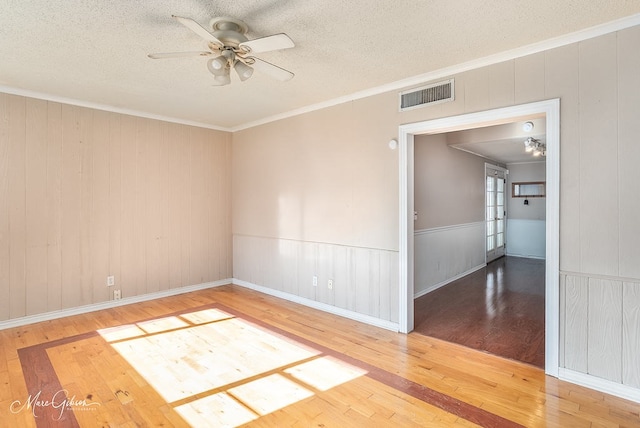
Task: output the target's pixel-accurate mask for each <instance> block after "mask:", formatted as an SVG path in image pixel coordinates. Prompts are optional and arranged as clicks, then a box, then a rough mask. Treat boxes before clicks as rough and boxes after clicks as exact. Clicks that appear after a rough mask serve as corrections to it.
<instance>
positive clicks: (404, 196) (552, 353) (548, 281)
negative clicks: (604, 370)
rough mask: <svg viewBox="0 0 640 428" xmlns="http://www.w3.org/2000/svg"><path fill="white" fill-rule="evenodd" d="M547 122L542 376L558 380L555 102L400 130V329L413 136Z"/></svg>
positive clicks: (408, 308)
mask: <svg viewBox="0 0 640 428" xmlns="http://www.w3.org/2000/svg"><path fill="white" fill-rule="evenodd" d="M530 117H542V118H544V119H545V120H546V125H547V126H546V132H545V137H546V144H547V149H546V155H547V168H546V173H545V177H546V202H545V203H546V212H547V219H546V224H545V237H546V244H545V262H544V263H545V273H544V276H545V364H544V367H545V372H546V373H547V374H549V375H552V376H556V377H557V376H558V366H559V364H558V362H559V355H558V353H559V343H558V342H559V155H560V150H559V142H560V137H559V134H560V122H559V100H558V99H554V100H548V101H541V102H537V103H530V104H523V105H519V106H513V107H507V108H502V109H495V110H488V111H484V112H478V113H470V114H465V115H460V116H454V117H448V118H442V119H435V120H430V121H425V122H418V123H413V124H409V125H402V126H401V127H400V129H399V149H400V153H399V154H400V156H399V161H400V165H399V167H400V168H399V169H400V233H399V240H400V251H399V253H400V256H399V262H400V272H399V273H400V278H399V283H400V287H399V288H400V307H399V313H400V319H399V321H400V330H401V331H403V332H409V331H412V330H413V329H414V322H415V319H414V307H413V305H414V299H415V289H414V259H413V257H414V224H413V222H414V199H413V195H414V184H415V183H414V173H415V170H414V168H415V165H414V137H415V136H417V135H424V134H442V133H446V132H452V131H459V130H466V129H471V128H480V127H486V126H490V125H497V124H504V123H509V122H514V121H517V120H520V119H524V118H530Z"/></svg>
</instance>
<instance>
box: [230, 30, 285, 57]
mask: <svg viewBox="0 0 640 428" xmlns="http://www.w3.org/2000/svg"><path fill="white" fill-rule="evenodd" d="M238 46H239V47H240V49H242V50H244V51H246V52H251V53H260V52H268V51H276V50H279V49H288V48H292V47H294V46H295V44H294V43H293V40H291V39H290V38H289V36H287V35H286V34H284V33H280V34H274V35H273V36H266V37H260V38H259V39H253V40H249V41H246V42H242V43H240V45H238Z"/></svg>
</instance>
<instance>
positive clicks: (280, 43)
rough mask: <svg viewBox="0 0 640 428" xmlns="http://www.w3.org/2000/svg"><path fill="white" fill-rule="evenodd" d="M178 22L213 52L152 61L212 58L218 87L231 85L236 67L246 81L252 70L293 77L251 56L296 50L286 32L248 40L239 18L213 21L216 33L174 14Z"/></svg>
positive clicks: (170, 55)
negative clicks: (202, 40) (194, 57)
mask: <svg viewBox="0 0 640 428" xmlns="http://www.w3.org/2000/svg"><path fill="white" fill-rule="evenodd" d="M172 17H173V18H175V19H176V20H177V21H178V22H179V23H181V24H182V25H184V26H185V27H187V28H188V29H190V30H191V31H193V32H194V33H196V34H197V35H198V36H200V37H202V38H203V39H204V40H205V41H206V42H207V46H208V48H209V49H210V50H209V51H197V52H167V53H153V54H149V55H148V57H149V58H152V59H163V58H182V57H191V56H204V57H212V58H211V59H209V61H207V68H208V69H209V72H211V74H213V76H214V81H215V84H216V85H218V86H223V85H228V84H229V83H231V76H230V75H231V69H232V68H233V69H234V70H235V71H236V73H237V74H238V77H239V78H240V80H242V81H245V80H247V79H248V78H249V77H251V75H252V74H253V70H254V69H255V70H258V71H260V72H262V73H265V74H267V75H269V76H271V77H273V78H274V79H277V80H280V81H283V82H284V81H287V80H290V79H291V78H293V73H292V72H290V71H288V70H285V69H284V68H281V67H278V66H277V65H274V64H271V63H269V62H267V61H264V60H261V59H260V58H256V57H254V56H252V55H253V54H255V53H261V52H269V51H274V50H279V49H288V48H292V47H294V46H295V45H294V43H293V40H291V39H290V38H289V36H287V35H286V34H284V33H280V34H274V35H272V36H266V37H260V38H257V39H253V40H249V39H247V36H246V35H245V34H246V33H247V31H248V30H249V27H248V26H247V24H245V23H244V22H242V21H240V20H239V19H234V18H226V17H223V18H213V19H212V20H211V21H210V22H209V25H210V26H211V29H212V31H213V32H209V30H207V29H205V28H204V27H202V26H201V25H200V24H198V23H197V22H196V21H194V20H193V19H190V18H183V17H181V16H175V15H172Z"/></svg>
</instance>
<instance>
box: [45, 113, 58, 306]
mask: <svg viewBox="0 0 640 428" xmlns="http://www.w3.org/2000/svg"><path fill="white" fill-rule="evenodd" d="M46 174H47V190H46V195H47V196H46V198H47V201H46V212H47V216H46V218H47V291H46V300H47V311H55V310H59V309H61V308H62V245H61V242H62V183H61V180H62V106H61V105H60V104H59V103H54V102H48V103H47V172H46ZM43 295H44V293H43Z"/></svg>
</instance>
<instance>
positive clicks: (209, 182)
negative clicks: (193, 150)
mask: <svg viewBox="0 0 640 428" xmlns="http://www.w3.org/2000/svg"><path fill="white" fill-rule="evenodd" d="M220 149H221V145H220V144H219V142H218V141H217V135H215V134H214V133H213V131H208V132H207V144H206V146H205V150H206V153H207V154H206V159H207V164H208V167H207V168H206V170H205V173H206V175H207V178H206V180H205V183H204V184H205V185H206V187H207V189H206V192H207V195H208V198H207V207H206V209H207V213H208V218H209V221H208V222H207V243H208V257H207V271H208V277H209V280H218V279H220V278H221V277H220V256H221V255H222V251H221V250H222V244H223V242H222V239H221V238H222V236H221V227H222V224H221V223H222V218H221V214H222V207H223V205H221V204H220V198H221V193H222V192H221V188H220V183H221V181H222V174H223V170H222V169H221V168H220V156H221V155H220Z"/></svg>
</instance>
